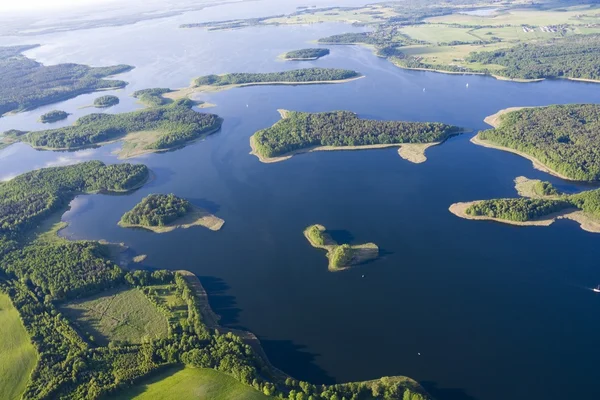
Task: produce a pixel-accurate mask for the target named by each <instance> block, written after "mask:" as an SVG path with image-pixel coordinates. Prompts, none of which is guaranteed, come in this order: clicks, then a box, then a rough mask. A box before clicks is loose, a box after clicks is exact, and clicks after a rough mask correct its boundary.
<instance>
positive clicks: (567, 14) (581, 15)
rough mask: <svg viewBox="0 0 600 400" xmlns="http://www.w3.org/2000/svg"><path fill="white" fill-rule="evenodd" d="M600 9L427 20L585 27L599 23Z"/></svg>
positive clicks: (503, 13)
mask: <svg viewBox="0 0 600 400" xmlns="http://www.w3.org/2000/svg"><path fill="white" fill-rule="evenodd" d="M599 12H600V8H592V9H586V10H581V9H573V10H569V11H553V10H549V11H541V10H525V9H522V10H511V11H506V12H500V13H498V14H494V15H490V16H479V15H466V14H451V15H444V16H441V17H432V18H428V19H426V20H425V21H426V22H428V23H434V24H439V23H442V24H444V23H446V24H460V25H472V26H475V25H517V26H520V25H532V26H547V25H586V24H595V23H600V15H598V13H599Z"/></svg>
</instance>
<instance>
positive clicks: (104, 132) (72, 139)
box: [5, 99, 223, 157]
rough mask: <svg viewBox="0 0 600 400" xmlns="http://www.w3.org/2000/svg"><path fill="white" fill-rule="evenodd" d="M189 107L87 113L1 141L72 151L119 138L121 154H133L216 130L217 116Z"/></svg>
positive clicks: (177, 103) (185, 103) (171, 145)
mask: <svg viewBox="0 0 600 400" xmlns="http://www.w3.org/2000/svg"><path fill="white" fill-rule="evenodd" d="M193 106H194V102H192V101H191V100H184V99H182V100H178V101H174V102H173V103H171V104H168V105H165V106H160V107H155V108H149V109H143V110H139V111H133V112H129V113H123V114H89V115H86V116H83V117H81V118H79V119H78V120H77V121H76V122H75V123H74V124H73V125H72V126H67V127H63V128H56V129H49V130H44V131H32V132H22V131H9V132H6V133H5V140H9V141H13V142H14V141H21V142H24V143H28V144H30V145H31V146H32V147H34V148H36V149H41V150H74V149H81V148H85V147H90V146H95V145H101V144H105V143H108V142H112V141H117V140H123V141H124V142H125V144H124V146H123V150H122V152H121V156H122V157H133V156H137V155H140V154H144V153H149V152H158V151H164V150H169V149H172V148H176V147H178V146H182V145H184V144H186V143H188V142H191V141H193V140H196V139H199V138H201V137H203V136H206V135H209V134H211V133H214V132H216V131H218V130H219V129H220V127H221V124H222V122H223V121H222V119H221V118H219V116H217V115H214V114H205V113H198V112H196V111H194V110H192V107H193Z"/></svg>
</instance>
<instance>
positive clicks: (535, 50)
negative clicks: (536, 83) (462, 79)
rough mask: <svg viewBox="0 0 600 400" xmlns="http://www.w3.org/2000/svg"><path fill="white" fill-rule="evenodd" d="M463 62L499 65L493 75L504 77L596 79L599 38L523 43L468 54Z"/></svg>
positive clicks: (599, 67)
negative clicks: (498, 68) (506, 47)
mask: <svg viewBox="0 0 600 400" xmlns="http://www.w3.org/2000/svg"><path fill="white" fill-rule="evenodd" d="M466 60H467V61H469V62H477V63H482V64H497V65H502V66H504V67H505V68H504V69H501V70H498V71H494V74H497V75H502V76H505V77H508V78H519V79H540V78H583V79H595V80H600V35H598V34H596V35H584V36H579V35H577V36H567V37H564V38H558V39H552V40H549V41H544V42H536V43H523V44H519V45H517V46H515V47H512V48H509V49H503V50H495V51H485V52H479V53H472V54H470V55H469V56H468V57H467V58H466Z"/></svg>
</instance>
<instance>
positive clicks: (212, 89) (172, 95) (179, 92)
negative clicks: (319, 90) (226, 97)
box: [163, 74, 366, 100]
mask: <svg viewBox="0 0 600 400" xmlns="http://www.w3.org/2000/svg"><path fill="white" fill-rule="evenodd" d="M365 77H366V75H362V74H361V75H358V76H354V77H352V78H346V79H339V80H333V81H310V82H285V81H278V82H249V83H234V84H231V85H222V86H211V85H201V86H188V87H186V88H181V89H175V90H173V91H172V92H169V93H165V94H164V95H163V97H164V98H166V99H171V100H178V99H182V98H189V96H191V95H192V94H194V93H216V92H222V91H224V90H229V89H235V88H242V87H250V86H299V85H333V84H338V83H348V82H352V81H356V80H358V79H362V78H365Z"/></svg>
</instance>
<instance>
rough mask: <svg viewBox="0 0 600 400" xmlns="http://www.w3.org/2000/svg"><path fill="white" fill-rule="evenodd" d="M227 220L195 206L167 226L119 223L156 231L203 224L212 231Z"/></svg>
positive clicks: (127, 226)
mask: <svg viewBox="0 0 600 400" xmlns="http://www.w3.org/2000/svg"><path fill="white" fill-rule="evenodd" d="M223 224H225V221H223V220H222V219H221V218H219V217H217V216H215V215H213V214H211V213H209V212H208V211H206V210H204V209H202V208H200V207H196V206H193V209H192V211H190V212H189V213H188V214H187V215H185V216H184V217H182V218H179V219H177V220H175V221H174V222H173V223H171V224H169V225H165V226H145V225H137V224H127V223H124V222H121V221H119V222H118V225H119V226H120V227H122V228H141V229H146V230H149V231H152V232H154V233H167V232H171V231H174V230H175V229H179V228H182V229H188V228H191V227H193V226H203V227H205V228H208V229H210V230H211V231H218V230H219V229H221V228H222V227H223Z"/></svg>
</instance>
